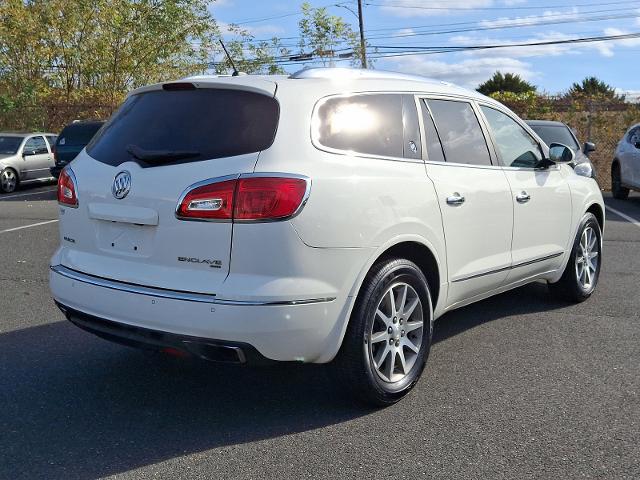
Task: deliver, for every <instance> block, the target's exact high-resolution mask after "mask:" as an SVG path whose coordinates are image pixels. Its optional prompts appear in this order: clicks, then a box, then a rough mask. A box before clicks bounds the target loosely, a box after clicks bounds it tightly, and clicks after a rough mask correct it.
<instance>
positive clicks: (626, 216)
mask: <svg viewBox="0 0 640 480" xmlns="http://www.w3.org/2000/svg"><path fill="white" fill-rule="evenodd" d="M605 208H606V209H607V210H609V211H610V212H612V213H615V214H616V215H618V216H619V217H622V218H624V219H625V220H626V221H627V222H629V223H631V224H633V225H635V226H636V227H638V228H640V221H638V220H636V219H635V218H633V217H630V216H629V215H627V214H626V213H622V212H621V211H620V210H616V209H615V208H612V207H610V206H609V205H605Z"/></svg>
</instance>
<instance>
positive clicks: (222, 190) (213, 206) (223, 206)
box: [176, 176, 308, 221]
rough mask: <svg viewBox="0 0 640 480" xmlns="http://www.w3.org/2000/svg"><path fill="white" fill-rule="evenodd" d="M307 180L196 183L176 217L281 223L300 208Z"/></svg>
mask: <svg viewBox="0 0 640 480" xmlns="http://www.w3.org/2000/svg"><path fill="white" fill-rule="evenodd" d="M307 185H308V180H307V179H306V178H292V177H276V176H273V177H240V178H238V179H234V180H224V181H218V182H215V181H213V182H211V183H208V184H204V185H199V184H196V185H194V186H193V188H192V189H191V190H189V191H188V192H187V193H186V194H184V196H183V198H182V199H181V200H180V203H179V205H178V208H177V210H176V216H177V217H178V218H181V219H185V220H189V219H193V220H234V221H235V220H237V221H252V220H253V221H255V220H258V221H259V220H262V221H265V220H280V219H284V218H287V217H290V216H291V215H293V214H294V213H296V211H297V210H298V209H299V208H300V206H301V205H302V203H303V202H304V199H305V194H306V192H307Z"/></svg>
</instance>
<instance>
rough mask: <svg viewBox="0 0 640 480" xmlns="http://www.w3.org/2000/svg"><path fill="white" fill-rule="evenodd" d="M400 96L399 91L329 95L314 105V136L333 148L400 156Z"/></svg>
mask: <svg viewBox="0 0 640 480" xmlns="http://www.w3.org/2000/svg"><path fill="white" fill-rule="evenodd" d="M402 97H403V96H402V95H399V94H367V95H365V94H360V95H348V96H343V97H331V98H329V99H327V100H325V101H324V102H323V103H321V104H320V106H319V108H318V111H317V116H316V119H315V122H314V123H315V125H314V130H315V138H316V140H317V141H318V143H320V145H322V146H324V147H328V148H330V149H334V150H340V151H344V152H353V153H361V154H365V155H376V156H382V157H400V158H401V157H402V156H403V152H404V149H403V126H402V125H403V113H402ZM414 110H415V107H414ZM409 114H410V113H409ZM416 146H417V145H416Z"/></svg>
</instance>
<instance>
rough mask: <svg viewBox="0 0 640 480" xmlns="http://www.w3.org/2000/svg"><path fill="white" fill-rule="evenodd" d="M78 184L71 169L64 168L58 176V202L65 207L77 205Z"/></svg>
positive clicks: (75, 206)
mask: <svg viewBox="0 0 640 480" xmlns="http://www.w3.org/2000/svg"><path fill="white" fill-rule="evenodd" d="M77 192H78V184H77V182H76V176H75V175H74V174H73V170H71V169H70V168H69V167H67V168H64V169H63V170H62V171H61V172H60V176H59V177H58V203H59V204H60V205H65V206H67V207H74V208H77V207H78V193H77Z"/></svg>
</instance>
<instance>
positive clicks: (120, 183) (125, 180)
mask: <svg viewBox="0 0 640 480" xmlns="http://www.w3.org/2000/svg"><path fill="white" fill-rule="evenodd" d="M129 190H131V174H130V173H129V172H127V171H126V170H123V171H122V172H120V173H118V174H117V175H116V178H114V179H113V186H112V187H111V193H113V196H114V197H116V198H117V199H118V200H122V199H123V198H124V197H126V196H127V195H128V194H129Z"/></svg>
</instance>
